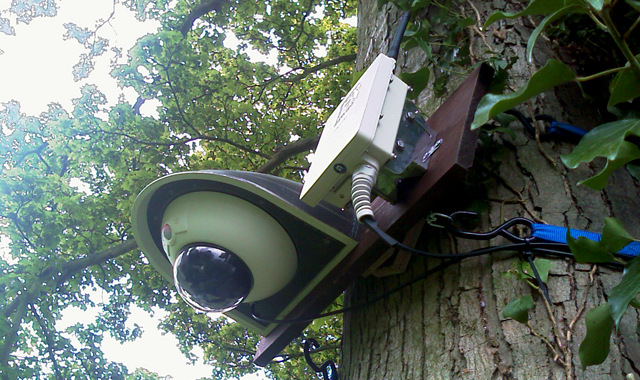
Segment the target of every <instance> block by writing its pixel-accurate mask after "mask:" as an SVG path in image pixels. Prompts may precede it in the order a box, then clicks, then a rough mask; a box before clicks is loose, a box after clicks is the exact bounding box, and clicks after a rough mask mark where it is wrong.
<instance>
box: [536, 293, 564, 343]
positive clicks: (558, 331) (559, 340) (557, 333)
mask: <svg viewBox="0 0 640 380" xmlns="http://www.w3.org/2000/svg"><path fill="white" fill-rule="evenodd" d="M538 293H540V294H541V295H542V300H543V301H544V306H545V307H546V309H547V313H548V314H549V319H551V324H552V326H553V334H554V335H555V337H556V343H557V344H558V347H560V348H561V349H562V350H565V345H564V344H563V343H562V338H563V334H562V331H561V329H560V326H558V322H557V321H556V318H555V316H554V315H553V310H551V305H550V304H549V302H548V301H547V299H546V297H545V296H544V294H543V293H542V289H540V288H538Z"/></svg>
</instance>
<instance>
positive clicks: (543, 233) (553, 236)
mask: <svg viewBox="0 0 640 380" xmlns="http://www.w3.org/2000/svg"><path fill="white" fill-rule="evenodd" d="M531 236H533V237H535V238H538V239H541V240H546V241H550V242H553V243H561V244H567V229H566V228H564V227H558V226H549V225H547V224H533V225H532V226H531ZM571 236H572V237H574V238H577V237H578V236H584V237H586V238H587V239H591V240H595V241H600V234H598V233H595V232H589V231H580V230H573V229H572V230H571ZM618 253H620V254H623V255H627V256H632V257H636V256H638V254H639V253H640V242H637V241H634V242H631V243H630V244H629V245H627V246H626V247H624V248H623V249H621V250H620V251H618Z"/></svg>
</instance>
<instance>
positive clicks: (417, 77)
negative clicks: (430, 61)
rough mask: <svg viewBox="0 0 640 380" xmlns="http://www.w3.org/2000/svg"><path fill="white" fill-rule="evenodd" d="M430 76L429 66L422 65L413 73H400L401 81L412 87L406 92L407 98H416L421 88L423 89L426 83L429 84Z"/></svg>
mask: <svg viewBox="0 0 640 380" xmlns="http://www.w3.org/2000/svg"><path fill="white" fill-rule="evenodd" d="M430 76H431V70H430V69H429V67H423V68H421V69H420V70H418V71H416V72H415V73H402V74H400V79H402V81H403V82H405V83H406V84H408V85H409V86H411V88H412V89H413V90H412V91H411V92H410V93H409V94H407V97H408V98H409V99H415V98H417V97H418V95H420V93H421V92H422V90H424V89H425V87H427V85H428V84H429V77H430Z"/></svg>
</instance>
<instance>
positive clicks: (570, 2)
mask: <svg viewBox="0 0 640 380" xmlns="http://www.w3.org/2000/svg"><path fill="white" fill-rule="evenodd" d="M574 5H581V6H583V7H584V2H583V1H581V0H563V1H556V0H532V1H531V2H530V3H529V5H528V6H527V7H526V8H525V9H523V10H522V11H520V12H517V13H504V12H500V11H498V12H495V13H493V14H492V15H491V16H489V18H488V19H487V21H485V23H484V27H485V28H487V27H488V26H489V25H491V24H493V23H495V22H496V21H500V20H504V19H514V18H518V17H525V16H538V15H549V14H553V13H556V12H558V11H559V10H561V9H563V8H567V7H570V6H574Z"/></svg>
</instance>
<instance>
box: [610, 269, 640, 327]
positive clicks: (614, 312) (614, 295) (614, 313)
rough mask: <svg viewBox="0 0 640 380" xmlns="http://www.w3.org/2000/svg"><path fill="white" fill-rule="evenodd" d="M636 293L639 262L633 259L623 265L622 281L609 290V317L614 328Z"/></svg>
mask: <svg viewBox="0 0 640 380" xmlns="http://www.w3.org/2000/svg"><path fill="white" fill-rule="evenodd" d="M638 292H640V260H638V259H637V258H635V259H633V260H631V261H629V262H628V263H627V265H625V267H624V272H623V274H622V280H621V281H620V283H619V284H618V285H617V286H615V287H614V288H613V289H611V294H610V295H609V305H611V317H612V318H613V321H614V322H615V324H616V327H617V326H618V324H619V323H620V319H622V314H624V312H625V311H626V310H627V306H628V305H629V303H631V301H633V300H634V299H635V298H636V296H637V295H638Z"/></svg>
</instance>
